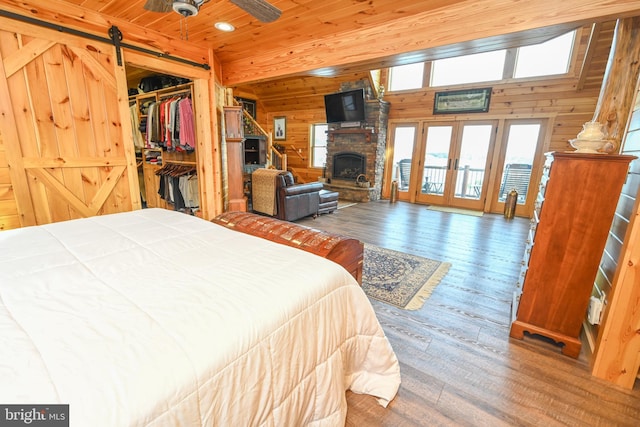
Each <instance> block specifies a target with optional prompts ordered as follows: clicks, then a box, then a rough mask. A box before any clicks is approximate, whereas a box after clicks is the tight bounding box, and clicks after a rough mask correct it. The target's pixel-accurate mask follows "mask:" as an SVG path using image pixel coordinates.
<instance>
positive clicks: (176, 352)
mask: <svg viewBox="0 0 640 427" xmlns="http://www.w3.org/2000/svg"><path fill="white" fill-rule="evenodd" d="M399 384H400V371H399V366H398V362H397V359H396V357H395V354H394V352H393V350H392V348H391V346H390V344H389V342H388V340H387V339H386V337H385V336H384V333H383V331H382V329H381V328H380V325H379V323H378V321H377V319H376V316H375V313H374V312H373V309H372V307H371V305H370V303H369V301H368V299H367V297H366V296H365V294H364V292H363V291H362V289H361V288H360V286H358V284H357V282H356V281H355V280H354V279H353V277H352V276H351V275H350V274H349V273H348V272H346V271H345V270H344V269H343V268H342V267H340V266H339V265H338V264H335V263H333V262H331V261H328V260H326V259H323V258H321V257H318V256H315V255H313V254H310V253H308V252H304V251H301V250H298V249H295V248H291V247H287V246H284V245H279V244H276V243H273V242H270V241H267V240H264V239H260V238H257V237H254V236H250V235H246V234H243V233H238V232H235V231H232V230H229V229H226V228H224V227H221V226H219V225H216V224H213V223H211V222H208V221H205V220H202V219H199V218H195V217H192V216H188V215H185V214H180V213H177V212H173V211H168V210H164V209H145V210H139V211H134V212H127V213H120V214H112V215H105V216H97V217H92V218H85V219H78V220H73V221H66V222H59V223H54V224H49V225H44V226H37V227H27V228H23V229H17V230H10V231H5V232H2V233H0V403H3V404H11V403H16V404H35V403H48V404H55V403H62V404H69V405H70V406H69V410H70V422H71V425H72V426H89V425H91V426H108V427H113V426H127V425H131V426H136V425H149V426H174V425H185V426H198V425H202V426H205V425H206V426H211V425H233V426H261V425H264V426H294V425H317V426H323V425H327V426H338V425H343V424H344V420H345V417H346V400H345V390H347V389H350V390H352V391H353V392H355V393H366V394H370V395H372V396H374V397H376V398H377V399H378V401H379V403H380V404H381V405H383V406H386V405H387V404H388V402H389V401H390V400H392V399H393V397H394V396H395V394H396V392H397V389H398V387H399Z"/></svg>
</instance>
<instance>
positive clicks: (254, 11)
mask: <svg viewBox="0 0 640 427" xmlns="http://www.w3.org/2000/svg"><path fill="white" fill-rule="evenodd" d="M231 3H233V4H235V5H236V6H238V7H239V8H240V9H242V10H244V11H245V12H247V13H248V14H249V15H252V16H254V17H255V18H256V19H258V20H259V21H261V22H273V21H275V20H276V19H278V18H280V15H281V14H282V12H281V11H280V9H278V8H277V7H275V6H273V5H271V4H269V3H267V2H266V1H265V0H231Z"/></svg>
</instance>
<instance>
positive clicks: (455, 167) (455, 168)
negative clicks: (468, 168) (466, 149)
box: [453, 159, 458, 170]
mask: <svg viewBox="0 0 640 427" xmlns="http://www.w3.org/2000/svg"><path fill="white" fill-rule="evenodd" d="M453 169H454V170H458V159H456V164H455V166H454V167H453Z"/></svg>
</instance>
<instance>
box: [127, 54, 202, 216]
mask: <svg viewBox="0 0 640 427" xmlns="http://www.w3.org/2000/svg"><path fill="white" fill-rule="evenodd" d="M126 72H127V88H128V93H129V109H130V117H131V127H132V132H133V135H132V136H133V141H134V146H135V151H136V164H137V166H138V184H139V187H140V198H141V202H142V206H143V208H156V207H157V208H164V209H171V210H176V211H180V212H184V213H187V214H190V215H199V216H200V191H199V183H198V173H197V170H198V167H197V165H198V160H197V153H196V146H197V141H196V135H197V132H196V120H195V107H194V102H193V98H194V85H193V82H192V80H190V79H187V78H183V77H178V76H172V75H168V74H160V73H156V72H154V71H151V70H146V69H141V68H136V67H130V66H127V68H126Z"/></svg>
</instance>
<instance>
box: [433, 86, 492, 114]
mask: <svg viewBox="0 0 640 427" xmlns="http://www.w3.org/2000/svg"><path fill="white" fill-rule="evenodd" d="M490 100H491V88H490V87H486V88H481V89H465V90H452V91H447V92H436V95H435V98H434V100H433V114H457V113H486V112H487V111H489V101H490Z"/></svg>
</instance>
